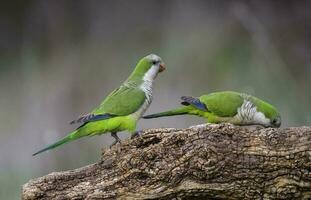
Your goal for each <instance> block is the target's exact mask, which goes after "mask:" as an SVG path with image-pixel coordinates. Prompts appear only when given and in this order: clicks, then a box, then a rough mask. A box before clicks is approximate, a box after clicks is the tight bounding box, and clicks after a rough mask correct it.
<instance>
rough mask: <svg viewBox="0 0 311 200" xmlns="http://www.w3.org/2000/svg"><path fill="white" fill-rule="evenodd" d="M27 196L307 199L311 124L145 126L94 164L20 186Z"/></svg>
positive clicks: (310, 186)
mask: <svg viewBox="0 0 311 200" xmlns="http://www.w3.org/2000/svg"><path fill="white" fill-rule="evenodd" d="M22 198H23V199H25V200H30V199H172V198H177V199H206V198H207V199H208V198H214V199H286V198H287V199H310V198H311V127H298V128H282V129H272V128H266V129H263V128H252V129H249V128H245V127H237V126H233V125H229V124H223V125H208V126H206V127H204V128H201V129H199V128H188V129H181V130H178V129H167V128H166V129H150V130H146V131H145V132H144V133H143V134H142V136H141V137H138V138H135V139H132V140H125V141H123V143H122V144H121V145H116V146H115V147H113V148H112V149H110V150H109V149H105V150H103V153H102V157H101V160H100V161H98V163H95V164H93V165H89V166H86V167H83V168H80V169H76V170H71V171H66V172H57V173H51V174H49V175H46V176H44V177H40V178H37V179H34V180H30V181H29V182H28V183H26V184H25V185H24V186H23V191H22Z"/></svg>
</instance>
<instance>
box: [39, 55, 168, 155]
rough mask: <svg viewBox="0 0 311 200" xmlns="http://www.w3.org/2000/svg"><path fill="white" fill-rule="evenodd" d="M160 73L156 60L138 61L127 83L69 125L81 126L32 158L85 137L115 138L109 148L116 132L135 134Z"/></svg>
mask: <svg viewBox="0 0 311 200" xmlns="http://www.w3.org/2000/svg"><path fill="white" fill-rule="evenodd" d="M164 69H165V66H164V64H163V62H162V59H161V58H160V57H159V56H157V55H155V54H150V55H148V56H146V57H144V58H142V59H141V60H140V61H139V62H138V64H137V65H136V67H135V69H134V71H133V72H132V74H131V75H130V76H129V77H128V79H127V80H126V81H125V82H124V83H123V84H122V85H121V86H120V87H119V88H118V89H116V90H114V91H113V92H112V93H111V94H110V95H109V96H108V97H107V98H106V99H105V100H104V101H103V102H102V103H101V104H100V106H99V107H97V108H95V109H94V110H93V111H92V112H91V113H89V114H87V115H84V116H81V117H80V118H78V119H77V120H74V121H72V122H71V124H74V123H81V124H82V125H81V126H79V127H78V128H77V129H76V130H75V131H73V132H71V133H69V134H68V135H67V136H65V137H64V138H63V139H61V140H59V141H58V142H56V143H54V144H51V145H50V146H48V147H46V148H44V149H42V150H40V151H38V152H36V153H34V154H33V155H37V154H39V153H42V152H44V151H47V150H49V149H53V148H55V147H57V146H60V145H62V144H65V143H68V142H70V141H73V140H76V139H78V138H81V137H85V136H94V135H99V134H103V133H109V132H110V133H111V136H112V137H114V138H115V141H114V143H113V144H112V145H114V144H116V143H117V142H120V139H119V137H118V135H117V132H120V131H124V130H128V131H129V132H130V133H132V134H133V133H135V130H136V124H137V121H138V120H139V119H140V118H141V116H142V115H143V114H144V113H145V111H146V109H147V108H148V107H149V105H150V104H151V101H152V90H153V81H154V79H155V78H156V77H157V75H158V73H159V72H162V71H163V70H164Z"/></svg>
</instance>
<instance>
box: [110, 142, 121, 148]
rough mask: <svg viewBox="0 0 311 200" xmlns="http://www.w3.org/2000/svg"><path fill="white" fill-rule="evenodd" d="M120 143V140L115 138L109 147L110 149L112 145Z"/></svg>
mask: <svg viewBox="0 0 311 200" xmlns="http://www.w3.org/2000/svg"><path fill="white" fill-rule="evenodd" d="M118 143H119V144H121V140H119V141H117V140H115V141H114V142H113V143H112V144H111V145H110V146H109V148H110V149H111V148H112V147H113V146H115V145H116V144H118Z"/></svg>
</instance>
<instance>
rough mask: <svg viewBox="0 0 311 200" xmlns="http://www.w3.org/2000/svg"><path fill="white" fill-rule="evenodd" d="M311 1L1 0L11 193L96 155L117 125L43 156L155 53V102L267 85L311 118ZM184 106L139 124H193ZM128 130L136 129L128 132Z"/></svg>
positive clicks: (301, 120)
mask: <svg viewBox="0 0 311 200" xmlns="http://www.w3.org/2000/svg"><path fill="white" fill-rule="evenodd" d="M310 10H311V1H255V0H254V1H204V0H201V1H181V0H180V1H178V0H175V1H168V0H165V1H164V0H163V1H152V0H149V1H145V0H139V1H137V0H135V1H134V0H131V1H117V0H111V1H99V0H98V1H95V0H88V1H87V0H85V1H81V0H71V1H69V0H68V1H52V0H50V1H47V0H43V1H39V0H37V1H22V0H20V1H15V2H11V3H10V4H6V3H4V2H2V5H1V8H0V92H1V93H0V94H1V97H0V185H1V187H0V199H19V196H20V191H21V185H22V184H24V183H25V182H27V181H28V180H29V179H30V178H35V177H38V176H42V175H45V174H47V173H50V172H53V171H61V170H67V169H74V168H78V167H81V166H84V165H87V164H91V163H94V162H96V161H97V160H98V159H99V157H100V149H101V148H102V147H107V145H109V144H110V143H111V141H112V139H111V137H110V136H109V135H102V136H99V137H98V136H97V137H95V138H89V139H81V140H79V141H76V142H73V143H70V144H67V145H65V146H63V147H60V148H58V149H55V150H54V151H50V152H48V153H44V154H41V155H39V156H37V157H32V156H31V154H32V153H33V152H34V151H36V150H38V149H39V148H41V147H43V146H46V145H47V144H49V143H52V142H54V141H55V140H57V139H59V138H60V137H62V136H64V135H65V134H67V133H68V132H69V131H71V130H73V129H74V127H73V126H71V125H69V124H68V122H69V121H71V120H72V119H75V118H76V117H77V116H79V115H80V114H85V113H87V112H88V111H90V110H91V109H92V108H94V107H95V106H97V105H98V104H99V103H100V102H101V100H102V99H103V98H104V97H105V96H106V95H107V94H109V92H110V91H112V90H113V89H114V88H116V87H118V86H119V85H120V84H121V83H122V82H123V81H124V80H125V79H126V78H127V76H128V75H129V73H130V72H131V70H132V69H133V67H134V66H135V65H136V62H137V61H138V60H139V59H140V58H141V57H143V56H145V55H147V54H149V53H156V54H158V55H160V56H161V57H162V59H163V61H164V62H165V63H166V66H167V70H166V71H165V72H164V73H161V74H160V75H159V76H158V78H157V80H156V84H155V88H154V95H155V96H154V97H155V98H154V101H153V104H152V105H151V107H150V108H149V110H148V111H147V113H152V112H156V111H161V110H164V109H168V108H172V107H176V106H178V105H179V102H180V100H179V97H180V96H182V95H193V96H199V95H201V94H203V93H208V92H211V91H216V90H236V91H240V92H246V93H250V94H253V95H256V96H258V97H260V98H262V99H265V100H267V101H268V102H271V103H272V104H274V105H275V106H276V107H277V108H279V110H280V112H281V114H282V119H283V125H282V126H283V127H287V126H302V125H310V124H311V109H310V105H311V94H310V85H311V37H310V36H311V13H310ZM203 122H204V121H203V120H201V119H198V118H193V117H188V116H180V117H171V118H164V119H155V120H141V121H140V123H139V129H145V128H154V127H177V128H182V127H188V126H189V125H193V124H200V123H203ZM120 135H122V137H123V138H126V137H128V134H127V133H121V134H120Z"/></svg>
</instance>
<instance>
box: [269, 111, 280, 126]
mask: <svg viewBox="0 0 311 200" xmlns="http://www.w3.org/2000/svg"><path fill="white" fill-rule="evenodd" d="M270 123H271V126H272V127H276V128H278V127H280V126H281V123H282V120H281V116H280V115H279V114H277V115H276V116H275V117H273V118H271V119H270Z"/></svg>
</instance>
